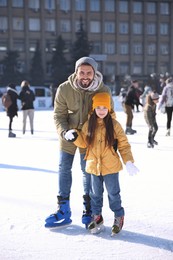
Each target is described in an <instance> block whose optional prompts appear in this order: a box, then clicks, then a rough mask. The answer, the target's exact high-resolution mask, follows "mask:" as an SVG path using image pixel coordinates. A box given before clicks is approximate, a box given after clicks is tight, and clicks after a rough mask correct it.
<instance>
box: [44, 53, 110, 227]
mask: <svg viewBox="0 0 173 260" xmlns="http://www.w3.org/2000/svg"><path fill="white" fill-rule="evenodd" d="M97 66H98V64H97V63H96V61H95V60H94V59H92V58H90V57H82V58H80V59H79V60H77V61H76V64H75V72H74V73H73V74H72V75H70V76H69V77H68V80H67V81H66V82H64V83H62V84H61V85H60V86H59V87H58V89H57V92H56V96H55V102H54V121H55V125H56V129H57V132H58V134H59V169H58V196H57V199H58V201H57V202H58V210H57V212H56V213H54V214H51V215H50V216H49V217H47V218H46V220H45V221H46V224H45V227H48V228H49V227H54V226H55V227H56V226H62V225H66V224H70V223H71V222H72V220H71V219H70V217H71V209H70V192H71V185H72V164H73V160H74V155H75V152H76V149H77V147H76V146H75V145H74V144H73V143H72V142H69V140H71V141H74V139H75V134H74V132H73V131H68V130H70V129H78V130H81V128H82V126H83V124H84V123H85V121H86V120H87V118H88V114H89V112H90V111H91V108H92V97H93V95H94V94H95V93H96V92H109V93H110V89H109V88H108V87H106V86H105V85H104V84H103V76H102V74H101V73H100V72H99V71H98V70H97ZM111 106H112V109H113V101H111ZM79 152H80V163H81V170H82V172H83V189H84V195H83V200H84V201H83V205H84V211H83V215H82V223H83V224H85V225H86V227H87V225H88V223H90V221H91V208H90V197H89V191H90V174H87V173H86V172H85V160H84V157H85V150H84V149H79Z"/></svg>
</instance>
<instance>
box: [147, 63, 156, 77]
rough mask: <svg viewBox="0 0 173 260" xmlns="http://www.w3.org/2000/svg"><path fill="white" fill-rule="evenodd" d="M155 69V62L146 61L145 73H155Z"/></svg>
mask: <svg viewBox="0 0 173 260" xmlns="http://www.w3.org/2000/svg"><path fill="white" fill-rule="evenodd" d="M155 71H156V64H155V63H153V62H148V63H147V74H149V75H150V74H152V73H155Z"/></svg>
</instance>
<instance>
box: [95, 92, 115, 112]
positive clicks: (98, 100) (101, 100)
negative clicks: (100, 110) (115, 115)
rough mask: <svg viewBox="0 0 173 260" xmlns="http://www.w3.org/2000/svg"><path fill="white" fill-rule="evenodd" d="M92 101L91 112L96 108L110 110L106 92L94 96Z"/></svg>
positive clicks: (109, 100)
mask: <svg viewBox="0 0 173 260" xmlns="http://www.w3.org/2000/svg"><path fill="white" fill-rule="evenodd" d="M92 100H93V106H92V109H93V110H94V109H95V108H96V107H98V106H104V107H106V108H107V109H108V110H109V111H110V110H111V97H110V95H109V94H108V93H107V92H102V93H97V94H95V95H94V96H93V98H92Z"/></svg>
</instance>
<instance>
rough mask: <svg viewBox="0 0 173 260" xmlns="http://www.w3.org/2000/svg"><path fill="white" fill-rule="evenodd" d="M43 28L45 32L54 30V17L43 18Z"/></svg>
mask: <svg viewBox="0 0 173 260" xmlns="http://www.w3.org/2000/svg"><path fill="white" fill-rule="evenodd" d="M45 30H46V31H47V32H55V31H56V28H55V20H54V19H45Z"/></svg>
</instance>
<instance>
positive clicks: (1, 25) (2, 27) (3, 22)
mask: <svg viewBox="0 0 173 260" xmlns="http://www.w3.org/2000/svg"><path fill="white" fill-rule="evenodd" d="M7 29H8V21H7V17H2V16H1V17H0V32H6V31H7Z"/></svg>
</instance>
